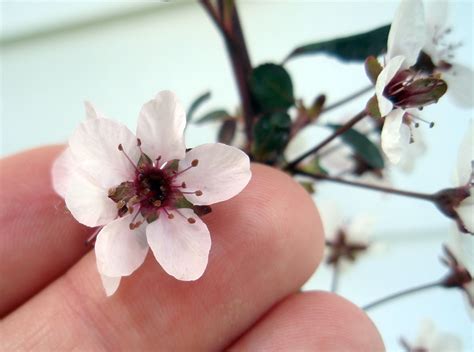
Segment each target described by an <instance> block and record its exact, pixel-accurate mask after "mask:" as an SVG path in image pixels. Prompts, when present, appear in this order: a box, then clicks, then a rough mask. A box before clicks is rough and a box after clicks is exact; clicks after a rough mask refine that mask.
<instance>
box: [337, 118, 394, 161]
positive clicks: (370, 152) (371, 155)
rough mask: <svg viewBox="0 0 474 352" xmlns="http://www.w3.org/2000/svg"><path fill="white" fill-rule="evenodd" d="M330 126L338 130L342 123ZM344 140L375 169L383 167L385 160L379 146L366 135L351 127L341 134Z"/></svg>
mask: <svg viewBox="0 0 474 352" xmlns="http://www.w3.org/2000/svg"><path fill="white" fill-rule="evenodd" d="M329 127H331V128H333V129H334V130H337V129H339V128H341V127H342V125H335V124H330V125H329ZM341 138H342V140H343V141H344V142H345V143H346V144H348V145H349V146H350V147H351V148H352V149H353V150H354V152H355V153H356V154H357V155H358V156H360V157H361V158H362V160H364V161H365V162H366V163H367V164H369V165H370V166H371V167H373V168H374V169H383V168H384V165H385V163H384V160H383V157H382V153H381V152H380V150H379V148H378V147H377V146H376V145H375V144H374V143H373V142H372V141H371V140H370V139H368V138H367V137H366V136H365V135H363V134H362V133H360V132H358V131H356V130H355V129H353V128H351V129H350V130H348V131H346V132H345V133H344V134H342V135H341Z"/></svg>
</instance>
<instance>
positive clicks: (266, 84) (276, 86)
mask: <svg viewBox="0 0 474 352" xmlns="http://www.w3.org/2000/svg"><path fill="white" fill-rule="evenodd" d="M249 85H250V91H251V93H252V96H253V98H254V99H255V101H256V103H257V104H258V106H259V108H260V110H261V111H262V112H272V111H281V110H284V111H286V110H287V109H288V108H289V107H290V106H292V105H293V104H294V101H295V99H294V97H293V83H292V82H291V77H290V75H289V74H288V72H286V70H285V69H284V68H283V67H282V66H280V65H275V64H263V65H260V66H258V67H256V68H255V69H254V70H253V71H252V74H251V77H250V80H249Z"/></svg>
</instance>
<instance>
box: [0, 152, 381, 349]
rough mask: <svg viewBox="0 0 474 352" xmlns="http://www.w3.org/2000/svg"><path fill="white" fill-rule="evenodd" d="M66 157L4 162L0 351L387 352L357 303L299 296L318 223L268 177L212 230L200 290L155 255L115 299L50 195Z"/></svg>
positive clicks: (318, 244)
mask: <svg viewBox="0 0 474 352" xmlns="http://www.w3.org/2000/svg"><path fill="white" fill-rule="evenodd" d="M61 149H62V147H58V146H56V147H44V148H40V149H35V150H32V151H27V152H24V153H21V154H18V155H14V156H11V157H8V158H5V159H3V160H1V161H0V170H1V174H0V177H1V184H0V195H1V198H0V199H1V200H2V202H1V204H0V224H1V226H2V231H1V235H0V236H1V237H0V258H1V265H0V297H1V300H0V316H1V317H3V320H2V322H1V323H0V324H1V325H0V336H2V338H1V339H0V350H2V351H9V350H45V351H50V350H72V349H77V350H113V351H117V350H128V351H130V350H168V351H169V350H173V351H191V350H192V351H201V350H205V351H207V350H222V349H233V350H252V351H255V350H258V351H263V350H271V351H275V350H292V351H299V350H321V351H348V350H351V351H381V350H383V343H382V340H381V338H380V336H379V334H378V332H377V330H376V329H375V327H374V325H373V324H372V322H371V321H370V320H369V319H368V317H367V316H366V315H365V313H364V312H362V311H361V310H360V309H359V308H357V307H356V306H354V305H353V304H352V303H350V302H348V301H346V300H345V299H343V298H341V297H339V296H337V295H335V294H331V293H325V292H304V293H301V292H298V290H299V288H300V287H301V286H302V284H303V283H304V282H305V281H306V280H307V279H308V277H309V276H310V275H311V274H312V273H313V272H314V270H315V268H316V266H317V265H318V263H319V262H320V260H321V258H322V253H323V248H324V236H323V231H322V227H321V223H320V221H319V218H318V216H317V214H316V209H315V207H314V204H313V201H312V200H311V198H310V197H309V196H308V195H307V194H306V192H305V191H304V190H303V189H302V188H301V187H300V186H299V185H297V184H296V183H295V182H294V181H293V180H292V179H291V178H290V177H288V176H286V175H285V174H283V173H281V172H279V171H276V170H274V169H271V168H269V167H266V166H262V165H256V164H254V165H253V166H252V175H253V176H252V180H251V182H250V183H249V185H248V186H247V187H246V188H245V189H244V191H242V193H240V194H239V195H238V196H236V197H235V198H233V199H231V200H229V201H226V202H225V203H222V204H216V205H213V207H212V209H213V212H212V213H211V214H208V215H206V216H205V217H204V218H203V220H204V221H205V222H206V224H207V225H208V227H209V230H210V233H211V237H212V247H211V252H210V257H209V264H208V267H207V269H206V271H205V273H204V275H203V276H202V277H201V278H200V279H199V280H197V281H194V282H182V281H178V280H176V279H175V278H173V277H171V276H169V275H167V274H166V273H165V272H164V271H163V270H162V269H161V267H160V266H159V264H158V263H157V262H156V261H155V260H154V258H153V256H152V255H149V256H148V258H147V260H146V261H145V263H144V265H143V266H142V267H140V268H139V269H138V270H137V271H136V272H135V273H134V274H133V275H132V276H131V277H126V278H123V280H122V283H121V285H120V288H119V289H118V291H117V292H116V293H115V294H114V295H113V296H112V297H109V298H107V297H106V295H105V293H104V291H103V288H102V284H101V282H100V278H99V274H98V272H97V268H96V263H95V256H94V254H93V251H92V252H90V251H89V249H90V248H88V247H86V246H84V241H85V239H87V238H88V237H89V236H90V234H91V233H92V232H93V230H92V229H90V228H86V227H84V226H82V225H80V224H78V223H77V222H76V221H75V220H74V219H73V217H72V216H71V215H70V214H68V213H67V210H66V208H65V205H64V203H63V200H62V199H61V198H60V197H59V196H57V195H56V194H55V192H54V191H53V189H52V186H51V165H52V162H53V160H54V159H55V158H56V157H57V155H58V154H59V152H60V150H61Z"/></svg>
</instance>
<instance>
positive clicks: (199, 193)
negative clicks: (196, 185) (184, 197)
mask: <svg viewBox="0 0 474 352" xmlns="http://www.w3.org/2000/svg"><path fill="white" fill-rule="evenodd" d="M181 193H182V194H194V195H196V196H198V197H200V196H202V194H203V193H202V191H201V190H197V191H194V192H192V191H189V192H181Z"/></svg>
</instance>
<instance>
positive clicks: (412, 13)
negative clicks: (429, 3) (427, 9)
mask: <svg viewBox="0 0 474 352" xmlns="http://www.w3.org/2000/svg"><path fill="white" fill-rule="evenodd" d="M425 42H426V25H425V14H424V9H423V3H422V1H421V0H402V1H401V2H400V5H399V7H398V10H397V13H396V15H395V18H394V20H393V22H392V26H391V28H390V33H389V34H388V42H387V56H386V58H387V60H391V59H392V58H394V57H396V56H398V55H402V56H404V57H405V61H404V63H403V68H408V67H410V66H413V65H414V64H415V63H416V60H417V59H418V55H419V54H420V50H421V48H423V46H424V45H425Z"/></svg>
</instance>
